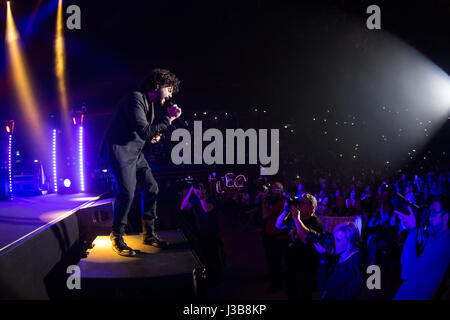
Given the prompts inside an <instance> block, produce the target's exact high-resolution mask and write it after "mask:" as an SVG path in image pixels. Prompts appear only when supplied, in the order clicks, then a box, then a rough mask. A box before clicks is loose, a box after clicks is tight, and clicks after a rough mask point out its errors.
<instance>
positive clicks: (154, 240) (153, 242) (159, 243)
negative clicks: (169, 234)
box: [144, 236, 170, 249]
mask: <svg viewBox="0 0 450 320" xmlns="http://www.w3.org/2000/svg"><path fill="white" fill-rule="evenodd" d="M144 244H146V245H149V246H154V247H155V248H160V249H166V248H168V247H169V246H170V244H169V243H168V242H167V241H164V240H162V239H161V238H159V237H158V236H152V237H148V236H144Z"/></svg>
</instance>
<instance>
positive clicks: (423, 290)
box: [394, 200, 450, 300]
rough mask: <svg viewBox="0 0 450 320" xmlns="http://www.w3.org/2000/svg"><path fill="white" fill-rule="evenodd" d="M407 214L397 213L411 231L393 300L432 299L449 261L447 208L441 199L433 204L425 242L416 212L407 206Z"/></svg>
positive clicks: (404, 249) (403, 253)
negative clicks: (398, 285) (400, 278)
mask: <svg viewBox="0 0 450 320" xmlns="http://www.w3.org/2000/svg"><path fill="white" fill-rule="evenodd" d="M408 211H409V212H400V211H397V210H394V212H395V213H396V214H397V215H398V217H399V219H400V220H401V221H402V222H403V224H404V225H405V226H406V227H407V228H408V230H409V233H408V237H407V238H406V241H405V245H404V247H403V251H402V256H401V264H402V272H401V277H402V280H403V282H402V284H401V286H400V288H399V289H398V291H397V293H396V295H395V297H394V299H395V300H425V299H431V298H432V297H434V294H436V293H437V290H438V288H439V286H440V284H441V282H442V281H443V279H444V277H445V274H446V272H447V270H448V265H449V261H450V233H449V231H448V218H449V212H448V206H447V205H446V204H444V201H442V200H435V201H433V202H432V203H431V205H430V212H429V218H428V222H429V232H428V235H427V234H425V239H424V237H423V235H424V230H423V228H421V227H420V226H419V225H418V224H417V219H416V216H415V213H414V212H413V209H412V208H411V207H408ZM419 240H422V241H420V242H419Z"/></svg>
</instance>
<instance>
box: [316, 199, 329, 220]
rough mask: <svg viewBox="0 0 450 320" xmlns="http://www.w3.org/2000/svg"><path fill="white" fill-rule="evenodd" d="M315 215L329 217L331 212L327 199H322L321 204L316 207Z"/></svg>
mask: <svg viewBox="0 0 450 320" xmlns="http://www.w3.org/2000/svg"><path fill="white" fill-rule="evenodd" d="M317 213H318V214H319V215H321V216H331V215H332V213H333V211H332V210H331V208H330V207H329V206H328V197H324V198H323V199H322V202H321V203H320V204H318V205H317Z"/></svg>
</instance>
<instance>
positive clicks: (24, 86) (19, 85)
mask: <svg viewBox="0 0 450 320" xmlns="http://www.w3.org/2000/svg"><path fill="white" fill-rule="evenodd" d="M19 38H20V37H19V33H18V32H17V29H16V25H15V23H14V18H13V16H12V13H11V6H10V2H9V1H8V2H7V15H6V37H5V40H6V46H7V47H8V57H9V62H10V68H11V69H10V70H11V75H12V80H13V83H14V89H15V93H16V96H17V100H18V101H19V106H20V108H21V111H22V113H23V115H24V117H25V120H26V123H27V125H29V126H30V131H31V133H32V134H31V135H30V136H31V139H33V140H34V143H35V146H36V147H38V150H39V151H41V152H42V151H44V150H45V141H46V140H45V136H44V132H43V126H42V121H41V119H40V116H39V112H38V104H37V101H36V98H35V95H34V91H33V88H32V84H31V80H30V78H29V77H28V75H27V70H29V68H28V67H27V65H26V61H25V59H24V57H23V55H22V52H21V47H20V43H19Z"/></svg>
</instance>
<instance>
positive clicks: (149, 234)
mask: <svg viewBox="0 0 450 320" xmlns="http://www.w3.org/2000/svg"><path fill="white" fill-rule="evenodd" d="M142 231H143V232H144V233H143V240H144V241H143V242H144V244H147V245H150V246H154V247H156V248H160V249H164V248H168V247H169V243H167V242H166V241H164V240H162V239H161V238H159V237H158V236H157V235H156V228H155V219H152V220H145V219H142Z"/></svg>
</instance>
